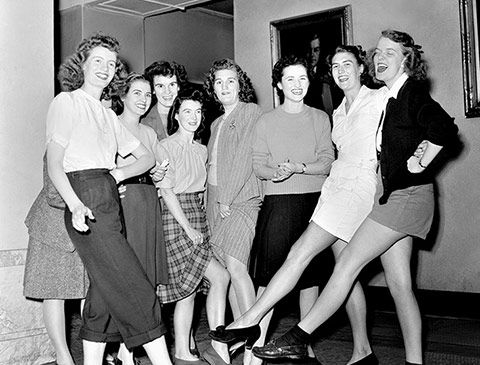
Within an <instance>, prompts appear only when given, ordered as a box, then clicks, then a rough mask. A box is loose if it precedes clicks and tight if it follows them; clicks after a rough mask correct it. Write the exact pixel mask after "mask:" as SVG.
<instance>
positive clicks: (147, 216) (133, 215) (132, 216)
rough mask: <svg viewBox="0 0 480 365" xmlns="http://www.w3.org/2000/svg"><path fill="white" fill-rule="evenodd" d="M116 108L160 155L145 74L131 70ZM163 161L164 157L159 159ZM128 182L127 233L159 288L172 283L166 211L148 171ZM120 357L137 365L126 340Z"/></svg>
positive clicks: (120, 160) (125, 161) (123, 162)
mask: <svg viewBox="0 0 480 365" xmlns="http://www.w3.org/2000/svg"><path fill="white" fill-rule="evenodd" d="M113 101H114V103H113V109H114V111H115V112H116V113H117V115H118V116H119V117H118V119H119V120H120V122H121V123H122V124H123V125H124V126H125V127H126V128H127V129H128V130H129V131H130V133H132V134H133V135H134V136H135V137H137V138H138V139H139V140H140V141H141V142H142V144H143V145H144V146H145V147H146V148H147V149H148V150H149V151H150V152H151V153H153V155H154V156H155V157H156V158H159V157H158V149H159V142H158V139H157V134H156V133H155V131H154V130H153V129H152V128H150V127H148V126H146V125H143V124H141V123H140V117H141V116H142V115H144V114H145V113H146V111H147V110H148V109H149V108H150V104H151V101H152V89H151V87H150V82H149V81H148V80H147V79H146V78H145V77H144V76H143V75H139V74H136V73H130V74H129V75H128V77H127V78H126V79H125V80H124V82H123V85H121V86H119V90H118V91H117V92H116V95H115V96H114V97H113ZM135 161H136V159H135V157H133V156H132V155H127V156H126V157H125V158H124V157H122V156H120V155H117V168H121V167H125V166H128V165H130V164H131V163H133V162H135ZM157 162H159V164H160V163H161V162H162V161H158V160H157ZM165 165H166V164H165V163H164V164H163V165H162V164H160V167H159V169H158V171H157V177H158V178H159V180H161V179H162V178H163V176H164V175H165V172H166V169H167V166H165ZM122 185H123V186H125V189H124V191H123V192H122V193H121V198H122V199H121V205H122V211H123V216H124V219H125V234H126V238H127V240H128V243H129V244H130V246H131V247H132V248H133V250H134V251H135V254H136V256H137V258H138V260H139V261H140V264H141V265H142V267H143V269H144V270H145V273H146V274H147V276H148V279H149V280H150V282H151V283H152V285H153V286H154V287H155V288H156V287H157V285H158V284H167V283H168V273H167V254H166V251H165V241H164V238H163V225H162V212H161V209H160V202H159V201H158V199H157V190H156V188H155V185H154V183H153V180H152V177H151V176H150V174H149V173H148V171H147V172H145V173H143V174H140V175H137V176H133V177H131V178H128V179H126V180H123V181H122ZM118 358H119V359H120V360H121V361H122V364H123V365H134V364H135V363H134V360H133V352H131V351H128V349H127V348H126V346H125V345H124V344H123V343H122V344H121V345H120V350H119V351H118Z"/></svg>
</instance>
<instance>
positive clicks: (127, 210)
mask: <svg viewBox="0 0 480 365" xmlns="http://www.w3.org/2000/svg"><path fill="white" fill-rule="evenodd" d="M121 203H122V209H123V216H124V218H125V231H126V236H127V241H128V243H129V244H130V246H131V247H132V248H133V251H135V254H136V255H137V257H138V260H139V261H140V264H141V265H142V267H143V269H144V270H145V272H146V273H147V276H148V278H149V279H150V282H151V283H152V284H153V285H154V286H156V285H158V284H168V271H167V252H166V249H165V240H164V238H163V224H162V211H161V209H160V202H159V201H158V197H157V190H156V189H155V186H153V185H149V184H128V185H127V191H126V192H125V197H124V198H122V199H121Z"/></svg>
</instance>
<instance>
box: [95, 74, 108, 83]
mask: <svg viewBox="0 0 480 365" xmlns="http://www.w3.org/2000/svg"><path fill="white" fill-rule="evenodd" d="M95 76H97V77H98V78H99V79H100V80H103V81H106V80H107V79H108V74H106V73H104V72H97V73H96V74H95Z"/></svg>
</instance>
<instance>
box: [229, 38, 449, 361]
mask: <svg viewBox="0 0 480 365" xmlns="http://www.w3.org/2000/svg"><path fill="white" fill-rule="evenodd" d="M373 63H374V67H375V77H376V78H377V79H378V80H380V81H382V82H383V83H384V84H385V85H386V87H387V89H388V92H387V93H386V95H385V97H384V102H383V103H382V104H381V107H382V108H384V109H383V112H382V113H383V114H384V115H383V118H381V119H382V120H381V125H380V128H379V131H378V133H377V136H376V143H375V146H376V149H377V155H378V157H379V170H378V173H377V189H376V192H375V197H374V203H373V208H372V211H371V212H370V213H369V214H368V216H367V217H366V218H365V220H364V221H363V223H362V224H361V225H360V227H359V228H358V229H357V231H356V232H355V234H354V235H353V237H352V238H351V240H350V242H349V243H348V245H347V246H346V247H345V248H344V249H343V250H342V252H341V253H340V255H339V257H338V258H337V262H336V265H335V269H334V272H333V274H332V276H331V277H330V279H329V281H328V283H327V285H326V286H325V288H324V290H323V292H322V293H321V295H320V297H319V298H318V299H317V301H316V303H315V305H314V306H313V307H312V309H311V310H310V312H309V313H308V314H307V316H305V318H303V319H302V321H300V323H298V324H297V325H296V326H295V327H294V328H293V329H291V330H290V331H289V332H287V333H286V334H284V335H283V336H281V337H279V338H278V339H276V341H274V342H272V343H270V344H268V345H267V346H265V347H261V348H255V349H254V353H255V354H256V355H257V356H259V357H262V358H273V359H281V358H292V357H295V356H297V357H299V356H302V354H304V353H305V351H306V350H305V347H306V344H307V343H308V340H309V337H310V334H311V333H312V332H313V331H314V330H315V329H316V328H318V327H319V326H320V325H321V324H323V323H324V322H325V321H326V320H327V319H328V318H330V317H331V316H332V315H333V314H334V313H335V312H336V311H337V310H338V309H339V307H340V306H341V305H342V303H343V302H344V301H345V299H346V298H347V297H348V294H349V293H350V291H351V290H352V285H353V284H354V283H355V281H356V279H357V276H358V274H359V273H360V272H361V270H362V269H363V268H364V267H365V265H367V264H368V263H369V262H371V261H372V260H373V259H375V258H377V257H380V260H381V262H382V265H383V268H384V270H385V278H386V281H387V286H388V288H389V289H390V293H391V295H392V297H393V300H394V302H395V307H396V309H397V315H398V318H399V322H400V328H401V330H402V334H403V338H404V344H405V350H406V362H405V364H407V365H412V364H422V363H423V362H422V336H421V332H422V328H421V318H420V312H419V309H418V304H417V301H416V299H415V295H414V293H413V290H412V278H411V269H410V259H411V253H412V250H413V247H412V238H413V237H419V238H422V239H424V238H425V237H426V235H427V233H428V231H429V229H430V226H431V223H432V219H433V212H434V193H433V176H434V175H433V172H434V170H433V166H432V167H430V168H429V167H428V166H429V165H430V164H431V163H432V162H433V160H434V159H435V157H436V156H437V155H438V153H439V152H440V150H441V149H442V148H443V146H446V145H448V144H449V143H451V142H453V141H454V140H455V139H456V134H457V130H458V128H457V127H456V126H455V124H454V123H453V120H452V118H451V117H450V116H449V115H448V114H447V113H446V112H445V111H444V110H443V109H442V107H441V106H440V105H439V104H438V103H437V102H435V101H434V100H433V99H432V98H431V96H430V94H429V93H428V91H427V90H426V88H425V85H422V83H421V81H422V80H424V79H425V77H426V72H425V64H424V61H423V60H422V57H421V52H420V46H418V45H417V44H415V42H414V41H413V39H412V37H411V36H410V35H408V34H407V33H403V32H399V31H395V30H386V31H383V32H382V35H381V37H380V39H379V40H378V43H377V46H376V48H375V51H374V52H373ZM338 80H343V82H348V77H345V76H342V77H341V78H340V77H338ZM387 101H388V102H387ZM437 167H438V166H437ZM304 236H305V239H304V241H305V240H306V239H307V238H308V230H307V232H305V234H304ZM317 243H318V239H316V238H315V237H314V238H313V239H310V243H309V244H308V243H305V242H303V245H302V241H299V244H301V245H302V247H308V245H316V244H317ZM294 253H295V254H296V255H293V254H294ZM291 256H292V260H290V261H292V262H293V261H295V259H294V256H301V253H300V252H299V251H296V252H292V255H291ZM304 258H305V259H306V261H309V260H310V256H307V257H304ZM285 266H287V267H288V268H289V274H288V275H289V276H292V271H296V270H297V269H296V268H295V266H290V264H289V263H288V261H287V263H286V264H285ZM282 276H284V275H282V274H279V275H278V276H277V277H276V278H274V279H273V280H272V282H271V284H270V285H271V289H273V290H274V291H276V292H278V291H280V290H279V289H280V288H282V289H283V288H284V287H285V286H286V285H285V284H284V282H279V281H278V280H277V279H281V278H282ZM270 285H269V287H270ZM275 296H276V295H273V296H271V297H272V298H273V297H275ZM266 306H267V307H268V306H269V304H268V303H267V304H266ZM260 313H261V311H259V312H257V313H250V314H252V315H253V316H252V317H250V318H249V319H247V321H244V322H243V323H239V325H242V326H243V325H251V324H254V323H255V321H256V320H255V319H254V317H255V316H256V315H260V316H261V314H260ZM235 327H237V331H238V325H236V326H235Z"/></svg>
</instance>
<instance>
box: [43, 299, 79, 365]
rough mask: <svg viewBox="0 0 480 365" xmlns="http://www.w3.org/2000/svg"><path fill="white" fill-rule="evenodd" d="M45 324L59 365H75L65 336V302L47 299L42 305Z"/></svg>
mask: <svg viewBox="0 0 480 365" xmlns="http://www.w3.org/2000/svg"><path fill="white" fill-rule="evenodd" d="M42 309H43V322H44V323H45V328H46V329H47V333H48V337H49V338H50V341H52V344H53V348H54V349H55V353H56V356H57V363H58V364H59V365H74V362H73V359H72V355H71V354H70V350H69V349H68V345H67V338H66V334H65V300H63V299H45V300H44V301H43V304H42Z"/></svg>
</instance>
